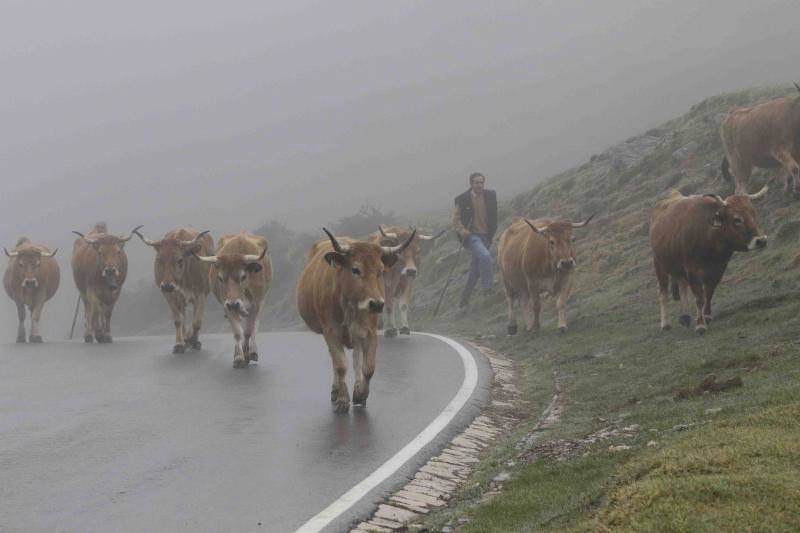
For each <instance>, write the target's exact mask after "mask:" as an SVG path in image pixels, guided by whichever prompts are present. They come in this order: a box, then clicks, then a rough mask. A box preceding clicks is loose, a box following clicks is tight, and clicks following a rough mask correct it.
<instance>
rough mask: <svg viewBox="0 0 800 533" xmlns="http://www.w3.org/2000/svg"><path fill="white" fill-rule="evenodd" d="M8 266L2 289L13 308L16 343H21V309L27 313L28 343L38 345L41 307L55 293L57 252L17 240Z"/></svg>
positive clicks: (22, 334) (10, 254) (56, 284)
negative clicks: (29, 330)
mask: <svg viewBox="0 0 800 533" xmlns="http://www.w3.org/2000/svg"><path fill="white" fill-rule="evenodd" d="M3 251H4V252H5V253H6V255H7V256H8V266H7V267H6V273H5V275H4V276H3V286H4V287H5V289H6V293H8V296H9V298H11V299H12V300H14V303H16V304H17V316H18V317H19V326H18V327H17V342H20V343H22V342H25V306H26V305H27V306H28V309H29V310H30V313H31V332H30V337H29V340H30V342H42V336H41V334H40V333H39V320H40V319H41V317H42V307H44V303H45V302H46V301H47V300H49V299H50V298H52V297H53V295H54V294H55V293H56V291H57V290H58V283H59V281H60V280H61V272H60V271H59V269H58V262H56V259H55V257H53V256H55V255H56V252H57V251H58V248H56V249H55V250H53V251H52V252H51V251H50V250H49V249H48V248H47V247H46V246H42V245H41V244H33V243H32V242H31V241H30V239H28V238H27V237H20V238H19V239H18V240H17V246H16V247H15V248H14V249H13V250H12V251H11V252H10V253H9V251H8V250H6V249H5V248H3Z"/></svg>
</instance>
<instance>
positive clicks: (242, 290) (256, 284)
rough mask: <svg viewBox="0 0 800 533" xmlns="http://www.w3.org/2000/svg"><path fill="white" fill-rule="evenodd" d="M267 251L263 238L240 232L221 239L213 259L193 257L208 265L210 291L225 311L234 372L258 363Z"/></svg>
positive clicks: (268, 281) (268, 263)
mask: <svg viewBox="0 0 800 533" xmlns="http://www.w3.org/2000/svg"><path fill="white" fill-rule="evenodd" d="M268 248H269V243H268V242H267V239H265V238H264V237H262V236H260V235H253V234H252V233H247V232H244V231H242V232H241V233H238V234H236V235H225V236H224V237H222V238H221V239H220V240H219V243H218V244H217V254H216V255H213V256H204V255H196V257H197V258H198V259H199V260H200V261H202V262H204V263H208V264H210V265H211V268H210V270H209V271H208V280H209V283H210V284H211V290H212V291H213V292H214V296H215V297H216V298H217V300H218V301H219V303H221V304H222V305H223V307H224V308H225V318H227V319H228V322H230V325H231V330H232V331H233V339H234V347H233V367H234V368H244V367H246V366H247V365H248V364H249V363H250V361H258V346H257V345H256V334H257V333H258V314H259V313H260V312H261V304H262V302H263V301H264V297H265V296H266V295H267V291H268V290H269V287H270V285H271V284H272V262H271V261H270V258H269V255H268V254H267V250H268Z"/></svg>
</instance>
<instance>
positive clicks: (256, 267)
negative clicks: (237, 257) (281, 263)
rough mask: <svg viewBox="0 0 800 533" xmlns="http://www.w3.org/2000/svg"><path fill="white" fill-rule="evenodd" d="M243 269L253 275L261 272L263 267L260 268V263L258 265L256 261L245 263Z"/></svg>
mask: <svg viewBox="0 0 800 533" xmlns="http://www.w3.org/2000/svg"><path fill="white" fill-rule="evenodd" d="M245 268H246V269H247V271H248V272H250V273H251V274H255V273H257V272H261V269H262V268H264V267H263V266H261V263H259V262H258V261H253V262H252V263H247V266H246V267H245Z"/></svg>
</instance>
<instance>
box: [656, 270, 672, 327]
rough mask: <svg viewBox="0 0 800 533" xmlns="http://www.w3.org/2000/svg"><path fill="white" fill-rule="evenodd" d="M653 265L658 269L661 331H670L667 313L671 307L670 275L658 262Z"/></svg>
mask: <svg viewBox="0 0 800 533" xmlns="http://www.w3.org/2000/svg"><path fill="white" fill-rule="evenodd" d="M653 263H654V265H655V269H656V280H657V281H658V303H659V305H660V306H661V331H669V330H670V329H672V326H670V324H669V315H668V311H667V308H668V305H669V275H668V274H667V273H666V271H664V269H663V268H661V266H660V265H659V264H658V262H657V261H654V262H653Z"/></svg>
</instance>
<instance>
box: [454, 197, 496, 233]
mask: <svg viewBox="0 0 800 533" xmlns="http://www.w3.org/2000/svg"><path fill="white" fill-rule="evenodd" d="M483 201H484V203H486V225H487V226H489V233H488V234H487V235H486V237H487V238H488V239H489V242H491V241H492V239H493V238H494V234H495V232H496V231H497V194H496V193H495V192H494V191H490V190H489V189H484V190H483ZM455 203H456V205H457V206H458V211H459V213H460V214H461V223H462V224H463V225H464V227H465V228H467V229H468V230H469V231H472V228H471V226H472V221H473V220H474V218H475V209H474V208H473V207H472V189H469V190H467V192H465V193H462V194H459V195H458V196H456V202H455ZM458 238H459V240H460V241H461V244H464V239H462V238H461V236H460V235H459V236H458Z"/></svg>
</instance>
